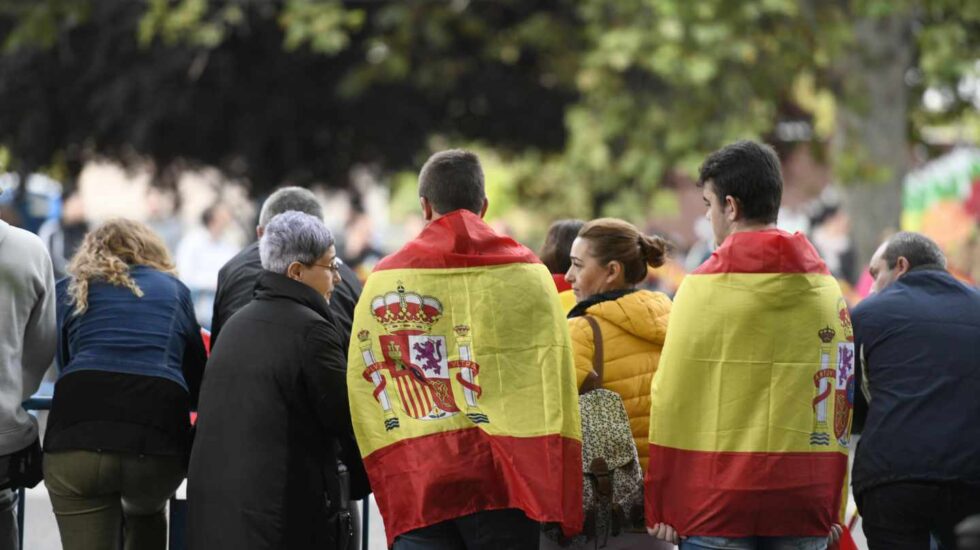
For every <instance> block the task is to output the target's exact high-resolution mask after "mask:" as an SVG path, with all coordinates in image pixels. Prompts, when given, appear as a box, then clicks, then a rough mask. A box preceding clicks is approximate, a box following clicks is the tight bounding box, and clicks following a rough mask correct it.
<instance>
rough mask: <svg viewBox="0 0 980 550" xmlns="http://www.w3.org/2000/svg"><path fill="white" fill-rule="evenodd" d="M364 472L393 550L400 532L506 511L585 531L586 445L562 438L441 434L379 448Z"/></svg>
mask: <svg viewBox="0 0 980 550" xmlns="http://www.w3.org/2000/svg"><path fill="white" fill-rule="evenodd" d="M364 467H365V469H366V470H367V472H368V476H369V477H370V481H371V488H372V489H373V490H374V492H375V498H376V500H377V502H378V506H379V507H380V509H381V516H382V517H383V518H384V524H385V534H386V535H387V537H388V546H389V547H391V545H392V544H393V543H394V540H395V537H397V536H398V535H401V534H402V533H406V532H408V531H412V530H414V529H419V528H421V527H426V526H428V525H433V524H436V523H439V522H441V521H446V520H449V519H452V518H457V517H460V516H464V515H467V514H472V513H475V512H479V511H482V510H497V509H502V508H518V509H520V510H522V511H523V512H524V513H525V514H526V515H527V516H528V517H529V518H531V519H532V520H534V521H538V522H556V523H560V524H562V526H563V528H564V530H565V533H566V534H568V535H571V534H573V533H577V532H579V531H581V529H582V444H581V442H579V441H577V440H575V439H570V438H565V437H562V436H561V435H559V434H551V435H543V436H538V437H510V436H491V435H489V434H487V433H486V432H484V431H483V430H481V429H479V428H469V429H465V430H456V431H452V432H443V433H438V434H433V435H428V436H423V437H417V438H413V439H408V440H402V441H399V442H398V443H394V444H392V445H389V446H388V447H385V448H383V449H379V450H377V451H375V452H373V453H371V454H370V455H368V456H367V457H365V458H364ZM562 476H564V477H562Z"/></svg>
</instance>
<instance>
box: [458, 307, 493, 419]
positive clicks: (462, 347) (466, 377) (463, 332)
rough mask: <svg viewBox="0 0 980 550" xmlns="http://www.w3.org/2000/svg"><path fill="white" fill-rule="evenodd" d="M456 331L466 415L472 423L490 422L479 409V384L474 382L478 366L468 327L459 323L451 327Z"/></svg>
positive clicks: (460, 379)
mask: <svg viewBox="0 0 980 550" xmlns="http://www.w3.org/2000/svg"><path fill="white" fill-rule="evenodd" d="M453 332H455V333H456V347H457V348H459V363H460V372H459V378H458V380H459V382H460V384H461V385H462V386H463V397H464V398H465V399H466V417H467V418H469V419H470V421H472V422H473V423H474V424H486V423H489V422H490V419H489V418H487V415H486V414H484V413H483V411H482V410H480V405H479V403H478V401H477V400H478V399H479V398H480V393H481V391H480V386H479V385H477V383H476V375H477V373H478V372H479V366H478V365H477V363H476V361H475V360H474V359H473V351H472V343H473V340H472V338H471V337H470V327H468V326H466V325H459V326H456V327H455V328H453Z"/></svg>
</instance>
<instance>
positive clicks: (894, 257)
mask: <svg viewBox="0 0 980 550" xmlns="http://www.w3.org/2000/svg"><path fill="white" fill-rule="evenodd" d="M881 257H882V259H884V260H885V263H887V264H888V268H889V269H893V268H894V267H895V265H896V264H897V263H898V259H899V258H905V259H906V260H908V262H909V270H912V269H916V268H920V269H946V256H945V255H944V254H943V251H942V250H941V249H940V248H939V245H937V244H936V243H935V241H933V240H932V239H930V238H929V237H926V236H925V235H923V234H921V233H912V232H909V231H902V232H900V233H896V234H894V235H893V236H892V238H890V239H888V243H887V244H886V245H885V250H884V252H882V255H881Z"/></svg>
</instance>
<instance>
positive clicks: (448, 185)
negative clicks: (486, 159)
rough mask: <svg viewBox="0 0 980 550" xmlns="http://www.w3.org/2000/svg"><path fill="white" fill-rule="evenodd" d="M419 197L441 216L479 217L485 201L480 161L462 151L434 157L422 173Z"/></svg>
mask: <svg viewBox="0 0 980 550" xmlns="http://www.w3.org/2000/svg"><path fill="white" fill-rule="evenodd" d="M419 196H420V197H425V199H426V200H427V201H429V204H431V205H432V209H433V210H435V211H436V212H437V213H439V214H448V213H450V212H452V211H453V210H460V209H463V210H469V211H470V212H473V213H474V214H479V213H480V211H481V210H483V201H484V199H486V192H485V191H484V188H483V168H481V167H480V159H479V158H478V157H477V156H476V155H475V154H473V153H471V152H469V151H464V150H462V149H450V150H448V151H440V152H438V153H436V154H434V155H432V156H431V157H429V160H427V161H425V165H424V166H422V171H421V172H419Z"/></svg>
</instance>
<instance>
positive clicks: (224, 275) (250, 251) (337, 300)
mask: <svg viewBox="0 0 980 550" xmlns="http://www.w3.org/2000/svg"><path fill="white" fill-rule="evenodd" d="M262 271H263V270H262V259H261V258H260V257H259V243H258V241H256V242H254V243H252V244H250V245H248V246H246V247H245V248H244V249H242V251H241V252H239V253H238V254H236V255H235V257H234V258H232V259H230V260H228V263H226V264H225V265H224V266H222V267H221V270H220V271H218V290H217V291H216V292H215V295H214V313H213V315H212V317H211V342H212V343H213V342H215V341H216V340H217V339H218V333H219V332H221V329H222V328H223V327H224V324H225V323H226V322H227V321H228V319H231V316H232V315H233V314H234V313H235V312H236V311H238V310H239V309H241V308H243V307H245V305H246V304H248V303H249V302H251V301H252V292H253V290H254V289H255V281H257V280H258V278H259V275H260V274H261V273H262ZM361 288H362V285H361V281H359V280H358V279H357V275H355V274H354V272H353V271H352V270H351V268H349V267H347V266H346V265H341V266H340V284H338V285H337V286H336V287H335V288H334V291H333V296H331V297H330V311H331V312H332V313H333V314H334V317H335V318H336V319H337V321H338V322H339V323H340V326H341V328H343V329H344V332H345V334H346V335H347V336H350V327H351V323H352V322H353V319H354V306H356V305H357V300H358V298H360V297H361Z"/></svg>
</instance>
